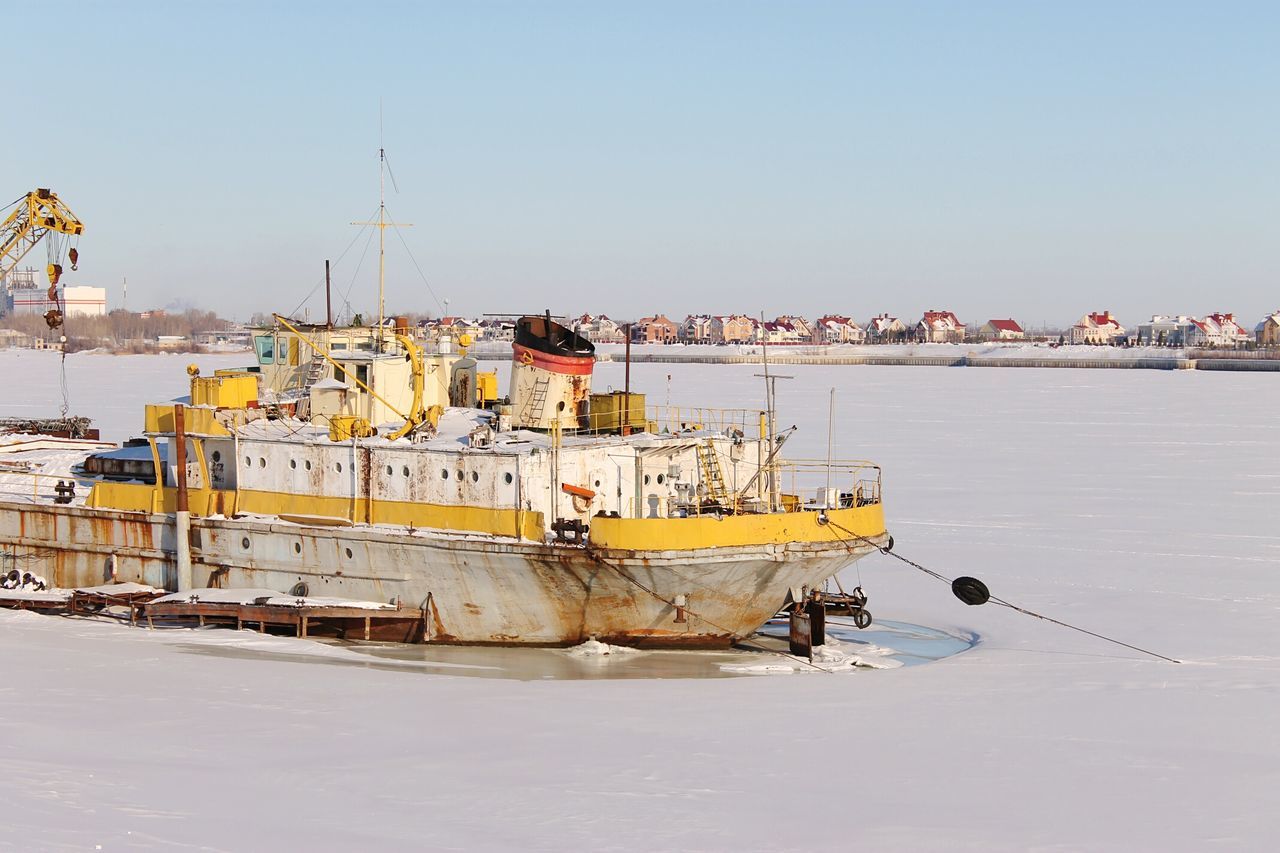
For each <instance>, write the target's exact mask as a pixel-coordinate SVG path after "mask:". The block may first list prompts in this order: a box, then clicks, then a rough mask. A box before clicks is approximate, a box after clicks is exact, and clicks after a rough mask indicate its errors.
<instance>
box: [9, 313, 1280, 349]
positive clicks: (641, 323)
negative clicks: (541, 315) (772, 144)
mask: <svg viewBox="0 0 1280 853" xmlns="http://www.w3.org/2000/svg"><path fill="white" fill-rule="evenodd" d="M567 325H569V326H570V327H571V328H572V329H574V331H576V332H577V333H578V334H580V335H582V336H583V337H586V338H587V339H589V340H591V341H592V342H594V343H598V344H604V343H607V344H619V343H623V342H624V341H625V340H626V337H627V334H628V329H629V330H630V335H631V340H632V342H633V343H645V344H675V343H683V344H700V345H726V344H729V345H733V344H738V345H750V344H768V345H780V346H806V345H819V346H841V345H861V344H898V343H909V342H910V343H922V344H927V343H951V344H955V343H962V342H967V341H974V342H976V341H988V342H996V343H999V342H1015V341H1024V340H1028V339H1030V335H1029V333H1028V332H1027V330H1026V328H1025V327H1024V326H1023V325H1022V324H1021V323H1020V322H1018V321H1017V320H1015V319H1013V318H1011V317H1008V318H1004V319H1000V318H994V319H991V320H988V321H987V322H985V323H983V324H982V325H981V326H972V327H969V328H968V329H966V327H965V324H964V323H962V322H961V321H960V319H959V318H958V317H957V316H956V314H955V312H953V311H950V310H941V309H930V310H929V311H925V312H924V314H923V316H921V318H920V319H919V320H918V321H917V322H916V323H914V324H908V323H904V322H903V321H902V320H901V319H899V318H898V317H894V316H892V315H890V314H888V313H881V314H877V315H875V316H873V317H872V318H871V319H870V320H868V321H867V322H866V323H865V324H860V323H858V322H857V321H856V320H854V319H853V318H852V317H850V316H847V315H844V314H837V313H826V314H823V315H822V316H820V317H818V318H817V319H816V320H809V319H806V318H805V317H802V316H800V315H797V314H783V315H780V316H778V317H777V318H775V319H773V320H761V319H756V318H754V317H749V316H747V315H745V314H689V315H687V316H685V318H684V320H683V321H680V322H677V321H675V320H672V319H671V318H670V317H668V316H667V315H665V314H653V315H651V316H648V317H642V318H640V319H639V320H636V321H634V322H623V321H618V320H613V319H611V318H610V317H608V316H607V315H604V314H600V315H592V314H583V315H581V316H579V317H575V318H573V319H572V320H570V321H567ZM419 329H420V333H421V334H423V335H425V336H427V337H432V336H435V335H439V334H442V333H448V334H451V335H454V336H458V335H461V334H463V333H466V334H469V335H471V336H472V337H473V338H475V339H476V340H479V341H492V342H503V341H510V340H512V338H513V331H514V322H513V321H512V320H511V319H504V318H485V319H483V320H480V321H478V322H477V321H473V320H469V319H466V318H464V317H456V316H453V317H441V318H439V319H427V320H423V321H421V322H420V323H419ZM1038 334H1039V337H1036V338H1034V340H1038V341H1046V340H1047V341H1049V342H1051V343H1052V342H1054V340H1055V339H1056V340H1057V342H1058V343H1071V344H1091V345H1110V346H1130V345H1142V346H1167V347H1189V348H1220V349H1234V348H1251V347H1254V346H1260V347H1280V310H1278V311H1276V312H1274V313H1272V314H1269V315H1268V316H1266V317H1264V318H1263V319H1262V321H1261V322H1259V323H1258V324H1257V325H1256V326H1253V327H1252V328H1250V327H1249V326H1247V325H1246V324H1244V323H1241V322H1240V321H1239V320H1237V319H1236V316H1235V315H1234V314H1232V313H1228V312H1215V313H1212V314H1208V315H1207V316H1204V317H1193V316H1189V315H1185V314H1178V315H1163V314H1156V315H1153V316H1152V317H1151V320H1150V321H1149V322H1145V323H1141V324H1139V325H1138V326H1137V327H1136V329H1134V331H1132V332H1128V331H1126V329H1125V327H1124V326H1123V325H1121V324H1120V321H1119V320H1118V319H1116V317H1115V316H1114V315H1113V314H1112V313H1111V312H1110V311H1106V310H1104V311H1091V312H1089V313H1087V314H1084V315H1082V316H1081V317H1080V319H1079V320H1078V321H1077V322H1076V323H1075V324H1074V325H1072V326H1071V327H1070V329H1069V330H1068V331H1067V332H1064V333H1062V334H1061V335H1059V333H1058V332H1056V331H1055V332H1053V333H1051V334H1049V335H1047V336H1046V334H1045V333H1044V332H1039V333H1038ZM15 337H16V336H15ZM3 343H8V344H10V345H12V344H13V340H8V341H4V342H3Z"/></svg>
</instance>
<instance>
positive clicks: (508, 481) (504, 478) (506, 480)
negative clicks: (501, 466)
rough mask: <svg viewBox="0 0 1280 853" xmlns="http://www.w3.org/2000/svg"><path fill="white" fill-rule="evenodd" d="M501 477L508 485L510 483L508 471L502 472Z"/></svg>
mask: <svg viewBox="0 0 1280 853" xmlns="http://www.w3.org/2000/svg"><path fill="white" fill-rule="evenodd" d="M502 479H503V481H504V482H505V483H506V484H507V485H508V486H509V485H511V474H510V473H507V474H503V475H502Z"/></svg>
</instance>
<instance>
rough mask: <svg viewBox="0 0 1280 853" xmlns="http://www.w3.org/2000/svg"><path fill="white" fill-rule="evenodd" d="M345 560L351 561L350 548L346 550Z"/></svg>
mask: <svg viewBox="0 0 1280 853" xmlns="http://www.w3.org/2000/svg"><path fill="white" fill-rule="evenodd" d="M347 559H348V560H350V559H351V549H350V548H348V549H347Z"/></svg>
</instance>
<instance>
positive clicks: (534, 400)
mask: <svg viewBox="0 0 1280 853" xmlns="http://www.w3.org/2000/svg"><path fill="white" fill-rule="evenodd" d="M550 387H551V378H550V377H548V376H539V377H538V378H537V379H535V380H534V381H533V392H532V393H531V394H530V395H529V398H528V399H527V400H525V402H524V410H523V411H521V412H520V419H521V420H522V421H524V422H525V423H526V424H530V423H533V422H534V421H537V420H542V416H543V412H544V408H543V407H544V406H546V403H547V391H548V389H549V388H550Z"/></svg>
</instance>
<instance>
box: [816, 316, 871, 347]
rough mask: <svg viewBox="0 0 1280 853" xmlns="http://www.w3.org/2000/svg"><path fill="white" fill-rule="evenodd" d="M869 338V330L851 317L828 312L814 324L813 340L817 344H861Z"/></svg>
mask: <svg viewBox="0 0 1280 853" xmlns="http://www.w3.org/2000/svg"><path fill="white" fill-rule="evenodd" d="M866 339H867V332H866V330H865V329H863V328H862V327H861V326H859V325H858V324H857V323H855V322H854V321H853V320H852V319H851V318H849V317H841V316H839V315H836V314H828V315H826V316H825V317H822V318H820V319H819V320H818V322H817V323H815V324H814V327H813V342H814V343H815V344H861V343H864V342H865V341H866Z"/></svg>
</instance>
